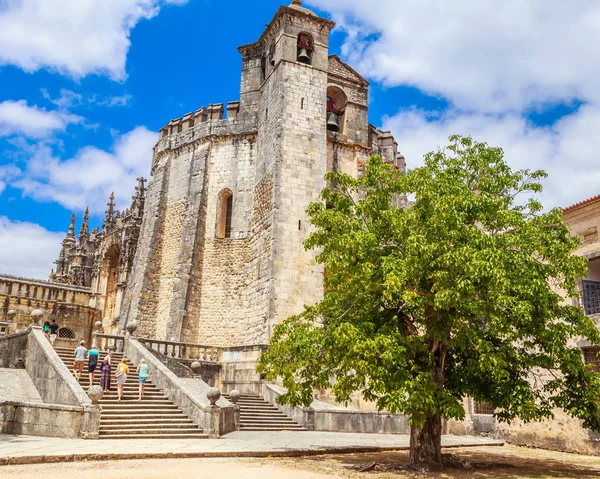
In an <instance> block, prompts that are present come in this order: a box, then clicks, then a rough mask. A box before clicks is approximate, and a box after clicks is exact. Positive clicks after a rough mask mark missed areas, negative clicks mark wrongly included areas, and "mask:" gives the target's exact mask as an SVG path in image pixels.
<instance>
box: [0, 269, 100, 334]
mask: <svg viewBox="0 0 600 479" xmlns="http://www.w3.org/2000/svg"><path fill="white" fill-rule="evenodd" d="M91 300H92V295H91V292H90V290H89V288H85V287H82V286H74V285H68V284H58V283H53V282H49V281H40V280H33V279H27V278H18V277H15V276H8V275H0V336H5V335H8V334H12V333H16V332H18V331H22V330H24V329H26V328H27V327H29V326H30V325H31V322H32V318H31V313H32V312H33V311H34V310H36V309H37V310H41V311H42V312H43V313H44V316H43V318H42V322H45V321H49V322H51V321H52V320H55V321H56V323H57V324H58V325H59V326H60V330H59V337H60V338H63V339H71V340H78V339H80V338H83V339H86V340H89V339H90V338H91V333H92V325H93V324H94V322H95V321H98V320H99V319H100V318H101V312H100V311H98V310H97V309H96V308H94V307H91V306H90V302H91Z"/></svg>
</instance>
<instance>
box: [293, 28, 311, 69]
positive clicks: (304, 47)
mask: <svg viewBox="0 0 600 479" xmlns="http://www.w3.org/2000/svg"><path fill="white" fill-rule="evenodd" d="M314 51H315V41H314V39H313V36H312V35H311V34H310V33H306V32H302V33H300V34H299V35H298V52H297V60H298V62H300V63H304V64H305V65H312V61H313V53H314Z"/></svg>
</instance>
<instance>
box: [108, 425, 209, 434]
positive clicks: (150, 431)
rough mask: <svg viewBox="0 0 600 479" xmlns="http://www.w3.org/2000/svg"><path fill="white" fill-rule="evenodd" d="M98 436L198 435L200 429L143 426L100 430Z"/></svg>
mask: <svg viewBox="0 0 600 479" xmlns="http://www.w3.org/2000/svg"><path fill="white" fill-rule="evenodd" d="M99 432H100V436H114V435H116V434H138V435H147V434H156V435H162V434H181V435H184V434H186V433H191V434H200V428H198V427H197V426H196V427H187V428H176V427H170V428H169V427H166V428H162V427H154V426H145V427H143V428H135V427H133V428H129V429H118V430H101V431H99Z"/></svg>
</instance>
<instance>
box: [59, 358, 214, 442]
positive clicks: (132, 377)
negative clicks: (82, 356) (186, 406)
mask: <svg viewBox="0 0 600 479" xmlns="http://www.w3.org/2000/svg"><path fill="white" fill-rule="evenodd" d="M56 352H57V353H58V355H59V356H60V358H61V359H62V360H63V362H64V363H65V365H66V366H67V367H68V368H69V370H72V368H73V360H74V358H75V356H74V350H72V349H66V348H60V347H57V348H56ZM104 357H105V353H104V352H101V353H100V359H99V362H98V367H97V368H96V373H95V375H94V385H98V384H100V377H101V371H100V367H101V364H102V360H103V359H104ZM122 357H123V353H113V356H112V364H113V367H112V374H113V375H114V372H115V371H116V366H117V365H118V363H119V362H120V361H121V358H122ZM150 377H152V371H150ZM79 384H81V386H82V387H83V388H84V389H85V390H87V389H88V387H89V379H88V372H87V361H86V363H85V367H84V370H83V372H82V374H81V379H80V381H79ZM123 393H124V394H123V398H122V399H121V401H118V400H117V384H116V381H115V379H114V378H113V379H112V380H111V388H110V391H109V392H108V393H107V394H105V395H104V396H103V397H102V399H101V400H100V402H99V404H100V406H101V407H102V412H101V414H100V439H197V438H207V437H208V435H206V434H204V433H203V432H202V431H201V430H200V429H199V427H198V425H197V424H195V423H194V422H193V421H192V420H190V419H189V418H188V416H186V415H185V414H184V413H183V411H181V409H179V408H178V407H177V406H176V405H175V404H173V402H172V401H171V400H169V398H167V397H166V396H165V395H164V393H163V391H161V390H160V389H158V388H157V387H156V386H155V385H154V384H153V383H152V382H151V381H150V380H148V381H146V387H145V393H144V398H143V399H142V400H141V401H138V400H137V398H138V380H137V375H136V374H135V367H134V366H133V365H132V364H131V363H129V375H128V379H127V382H126V383H125V388H124V391H123Z"/></svg>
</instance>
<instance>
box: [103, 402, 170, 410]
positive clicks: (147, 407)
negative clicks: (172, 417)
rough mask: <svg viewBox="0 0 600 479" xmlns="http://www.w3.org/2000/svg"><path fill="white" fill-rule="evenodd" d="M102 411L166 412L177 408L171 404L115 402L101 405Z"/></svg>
mask: <svg viewBox="0 0 600 479" xmlns="http://www.w3.org/2000/svg"><path fill="white" fill-rule="evenodd" d="M102 409H104V410H106V411H108V410H115V409H116V410H121V409H122V410H124V411H130V410H132V409H144V410H151V409H159V410H162V411H168V410H177V409H178V408H177V406H175V404H173V403H160V404H148V402H147V401H140V402H137V401H117V402H116V404H102Z"/></svg>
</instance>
